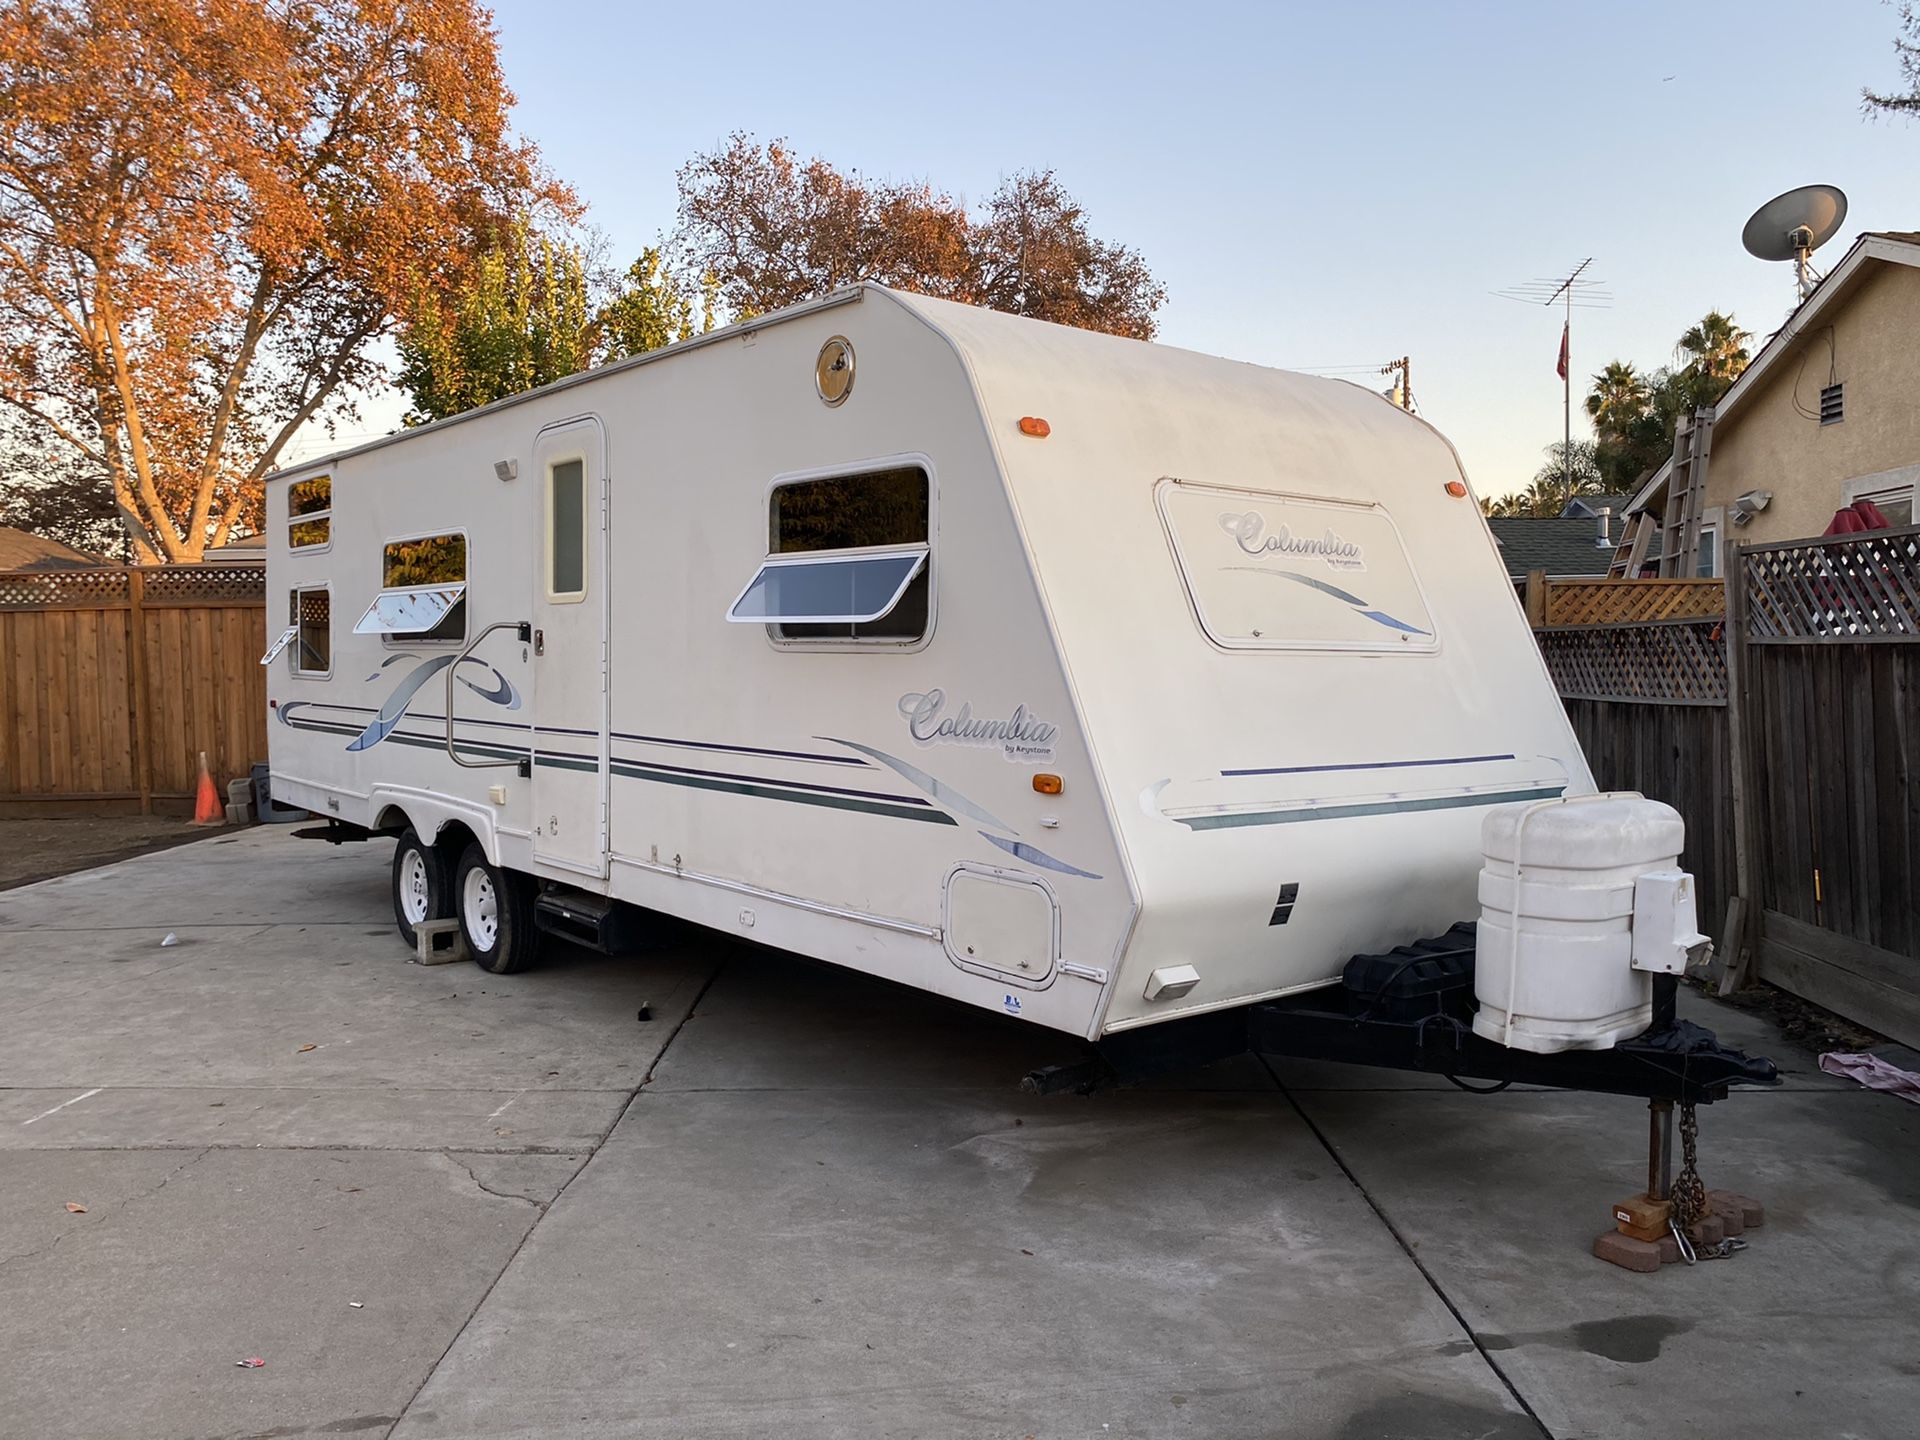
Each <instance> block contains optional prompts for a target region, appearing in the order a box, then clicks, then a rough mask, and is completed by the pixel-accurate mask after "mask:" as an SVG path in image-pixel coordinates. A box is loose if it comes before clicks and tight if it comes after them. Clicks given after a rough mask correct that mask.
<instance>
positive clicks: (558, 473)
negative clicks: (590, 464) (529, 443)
mask: <svg viewBox="0 0 1920 1440" xmlns="http://www.w3.org/2000/svg"><path fill="white" fill-rule="evenodd" d="M586 593H587V479H586V462H585V461H583V460H580V459H578V458H577V457H576V458H574V459H569V460H556V461H555V462H554V463H553V464H551V465H549V466H548V467H547V598H548V599H549V600H578V599H580V598H581V597H582V596H584V595H585V594H586Z"/></svg>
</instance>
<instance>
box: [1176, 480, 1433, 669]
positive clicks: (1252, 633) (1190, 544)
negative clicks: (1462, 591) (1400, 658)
mask: <svg viewBox="0 0 1920 1440" xmlns="http://www.w3.org/2000/svg"><path fill="white" fill-rule="evenodd" d="M1158 498H1159V503H1160V514H1161V518H1162V519H1163V520H1164V522H1165V524H1166V527H1167V533H1168V535H1169V537H1170V538H1171V540H1172V542H1173V552H1174V555H1175V557H1176V558H1177V559H1178V560H1179V562H1180V573H1181V578H1182V579H1183V580H1184V581H1185V582H1186V588H1187V596H1188V598H1189V599H1190V600H1191V601H1192V602H1193V609H1194V615H1195V616H1196V618H1197V619H1198V620H1199V621H1200V627H1201V629H1203V630H1204V631H1206V634H1207V637H1208V638H1209V639H1210V640H1212V641H1213V642H1214V644H1216V645H1220V646H1222V647H1224V648H1226V649H1230V650H1375V651H1393V652H1402V653H1404V652H1407V651H1415V650H1419V651H1425V650H1432V649H1433V648H1434V647H1435V646H1436V644H1437V643H1438V642H1437V641H1436V639H1435V637H1434V631H1433V619H1432V617H1431V616H1430V615H1429V613H1428V610H1427V601H1426V596H1425V595H1424V594H1423V593H1422V592H1421V589H1420V582H1419V580H1418V579H1417V578H1416V577H1415V576H1414V573H1413V566H1412V564H1411V562H1410V561H1409V560H1408V559H1407V552H1406V548H1405V546H1403V545H1402V544H1401V543H1400V532H1399V531H1398V530H1397V529H1396V528H1395V527H1394V523H1393V520H1392V517H1390V516H1389V515H1388V514H1387V512H1386V510H1385V509H1383V508H1382V507H1381V506H1379V505H1374V504H1368V503H1363V502H1357V501H1347V500H1328V499H1321V498H1317V497H1311V496H1304V495H1281V494H1275V493H1273V492H1271V491H1262V490H1242V489H1237V488H1234V487H1231V486H1224V485H1197V484H1193V483H1191V482H1188V481H1183V480H1163V481H1161V482H1160V487H1159V492H1158Z"/></svg>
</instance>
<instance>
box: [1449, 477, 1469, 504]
mask: <svg viewBox="0 0 1920 1440" xmlns="http://www.w3.org/2000/svg"><path fill="white" fill-rule="evenodd" d="M1447 494H1449V495H1451V496H1452V497H1453V498H1454V499H1456V500H1464V499H1466V498H1467V482H1466V481H1464V480H1449V481H1447Z"/></svg>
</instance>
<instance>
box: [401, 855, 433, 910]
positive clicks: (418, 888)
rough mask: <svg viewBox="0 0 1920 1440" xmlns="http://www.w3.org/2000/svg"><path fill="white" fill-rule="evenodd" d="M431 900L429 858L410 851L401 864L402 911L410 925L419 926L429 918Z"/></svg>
mask: <svg viewBox="0 0 1920 1440" xmlns="http://www.w3.org/2000/svg"><path fill="white" fill-rule="evenodd" d="M431 899H432V896H430V895H429V894H428V893H427V857H426V856H424V855H422V854H421V853H420V852H419V851H418V850H409V851H407V856H406V858H405V859H404V860H402V861H401V862H400V909H401V911H402V913H404V914H405V915H406V917H407V923H408V924H409V925H418V924H419V923H420V922H421V921H422V920H425V919H426V918H427V906H428V902H429V901H430V900H431Z"/></svg>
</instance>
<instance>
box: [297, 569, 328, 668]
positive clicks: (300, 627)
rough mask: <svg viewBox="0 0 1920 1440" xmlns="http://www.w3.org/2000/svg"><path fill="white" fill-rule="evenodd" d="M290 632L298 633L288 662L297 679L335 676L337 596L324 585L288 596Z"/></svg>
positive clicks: (301, 590) (299, 589)
mask: <svg viewBox="0 0 1920 1440" xmlns="http://www.w3.org/2000/svg"><path fill="white" fill-rule="evenodd" d="M287 628H288V629H289V630H292V631H293V632H294V634H293V643H292V644H291V645H290V646H289V647H288V650H287V662H288V665H289V667H290V668H291V669H292V670H293V673H294V674H296V675H309V676H314V677H322V678H323V677H325V676H328V675H331V674H332V673H333V592H332V591H330V590H329V589H327V587H326V586H324V585H316V586H310V587H306V588H296V589H294V590H291V591H289V592H288V596H287Z"/></svg>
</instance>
